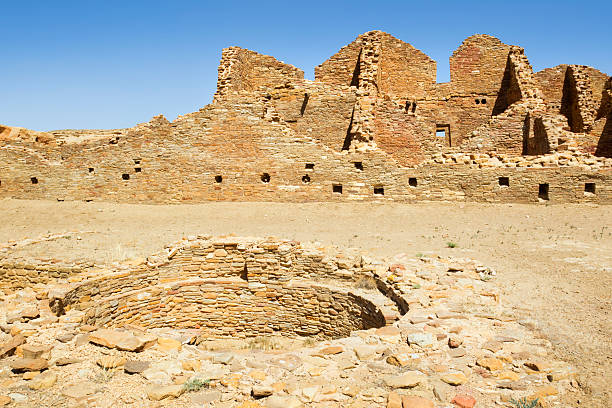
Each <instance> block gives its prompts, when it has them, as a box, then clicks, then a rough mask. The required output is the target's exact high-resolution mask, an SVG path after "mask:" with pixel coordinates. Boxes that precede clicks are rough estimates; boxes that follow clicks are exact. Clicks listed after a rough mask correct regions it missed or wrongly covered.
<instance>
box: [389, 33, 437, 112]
mask: <svg viewBox="0 0 612 408" xmlns="http://www.w3.org/2000/svg"><path fill="white" fill-rule="evenodd" d="M380 47H381V52H380V61H379V65H380V67H379V73H378V89H379V91H380V92H381V93H384V94H388V95H389V96H391V97H394V96H398V97H403V98H407V99H410V100H416V99H423V98H425V97H426V96H427V95H428V93H430V92H431V91H432V90H433V88H434V87H435V84H436V62H435V61H434V60H432V59H431V58H429V57H428V56H427V55H425V54H424V53H423V52H422V51H420V50H417V49H416V48H414V47H413V46H412V45H410V44H408V43H405V42H403V41H401V40H398V39H397V38H395V37H393V36H391V35H389V34H386V33H384V34H381V39H380Z"/></svg>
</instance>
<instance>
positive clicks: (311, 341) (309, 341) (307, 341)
mask: <svg viewBox="0 0 612 408" xmlns="http://www.w3.org/2000/svg"><path fill="white" fill-rule="evenodd" d="M316 343H317V342H316V341H315V339H313V338H312V337H308V338H307V339H305V340H304V342H303V344H304V347H312V346H314V345H315V344H316Z"/></svg>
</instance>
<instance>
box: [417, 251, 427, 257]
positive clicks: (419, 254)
mask: <svg viewBox="0 0 612 408" xmlns="http://www.w3.org/2000/svg"><path fill="white" fill-rule="evenodd" d="M424 256H425V255H423V254H422V253H420V252H419V253H418V254H416V257H417V258H423V257H424Z"/></svg>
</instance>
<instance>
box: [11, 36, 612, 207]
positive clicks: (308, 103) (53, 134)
mask: <svg viewBox="0 0 612 408" xmlns="http://www.w3.org/2000/svg"><path fill="white" fill-rule="evenodd" d="M218 71H219V74H218V82H217V92H216V93H215V96H214V100H213V102H212V103H211V104H209V105H207V106H205V107H204V108H202V109H200V110H199V111H198V112H194V113H190V114H186V115H183V116H180V117H178V118H177V119H176V120H174V121H173V122H169V121H168V120H166V119H165V118H164V117H163V116H157V117H154V118H153V119H152V120H151V121H150V122H147V123H143V124H140V125H137V126H135V127H133V128H129V129H113V130H58V131H50V132H35V131H31V130H27V129H22V128H11V127H6V126H2V127H0V197H14V198H30V199H53V200H55V199H57V200H60V201H61V200H86V201H89V200H100V201H117V202H139V203H150V202H154V203H172V202H203V201H211V200H220V201H344V200H361V201H366V200H369V201H372V200H379V201H380V200H392V201H397V202H415V201H421V200H464V201H478V202H538V201H544V202H549V201H550V202H576V203H582V202H593V203H610V202H611V201H612V179H611V175H612V170H611V169H612V119H611V118H612V79H611V78H610V76H608V75H607V74H604V73H602V72H600V71H598V70H597V69H595V68H591V67H587V66H582V65H559V66H557V67H554V68H548V69H544V70H542V71H540V72H535V73H534V72H533V70H532V68H531V65H530V64H529V61H528V59H527V56H526V55H525V53H524V50H523V49H522V48H520V47H518V46H513V45H507V44H504V43H502V42H501V41H500V40H498V39H497V38H494V37H491V36H488V35H474V36H471V37H469V38H467V39H466V40H465V41H463V43H462V44H461V45H460V46H459V48H458V49H457V50H455V51H454V52H453V54H452V56H451V57H450V82H448V83H437V82H436V62H435V61H433V60H432V59H431V58H429V57H428V56H427V55H425V54H424V53H423V52H421V51H419V50H418V49H416V48H414V47H413V46H411V45H410V44H408V43H405V42H403V41H401V40H398V39H397V38H394V37H393V36H391V35H389V34H386V33H384V32H381V31H371V32H367V33H365V34H362V35H360V36H359V37H357V38H356V39H355V41H353V42H352V43H350V44H349V45H347V46H345V47H343V48H342V49H340V50H339V51H338V52H337V53H336V54H335V55H333V56H332V57H330V58H329V59H328V60H327V61H325V62H323V63H322V64H321V65H319V66H318V67H316V69H315V80H314V81H309V80H306V79H304V73H303V71H301V70H299V69H298V68H295V67H293V66H291V65H288V64H285V63H283V62H280V61H278V60H276V59H274V58H273V57H270V56H266V55H261V54H258V53H256V52H253V51H250V50H246V49H242V48H239V47H230V48H227V49H224V50H223V53H222V58H221V63H220V65H219V70H218Z"/></svg>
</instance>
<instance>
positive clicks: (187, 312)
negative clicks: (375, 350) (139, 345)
mask: <svg viewBox="0 0 612 408" xmlns="http://www.w3.org/2000/svg"><path fill="white" fill-rule="evenodd" d="M156 262H157V263H156ZM149 264H150V265H141V266H139V267H136V268H134V269H133V270H129V271H122V272H117V273H106V274H102V275H99V276H95V277H91V278H90V279H88V280H84V281H82V282H79V283H76V284H73V288H72V289H70V290H67V291H65V292H64V293H61V292H58V294H57V295H55V296H54V297H53V298H52V300H51V302H50V304H51V307H52V309H53V310H54V311H55V312H56V313H58V314H60V315H61V314H62V313H64V312H65V311H66V310H69V309H73V308H76V309H78V310H83V311H85V315H84V322H85V323H88V324H93V325H99V326H104V325H110V326H121V325H124V324H128V323H135V324H138V325H141V326H144V327H175V328H197V329H201V330H202V334H203V335H204V336H211V337H252V336H259V335H268V334H273V333H275V332H278V333H281V334H283V335H289V336H315V337H320V338H330V337H331V338H335V337H343V336H347V335H349V334H350V332H351V331H352V330H360V329H367V328H371V327H381V326H384V325H385V324H386V322H385V317H384V316H383V314H382V312H381V310H380V309H379V306H377V305H376V304H374V303H372V301H370V300H368V299H366V298H364V297H362V296H360V295H356V294H353V293H350V292H348V291H346V290H344V289H340V288H338V283H339V282H341V281H345V282H354V281H355V280H356V279H357V278H358V277H359V276H360V274H361V273H365V271H366V270H369V269H368V267H367V266H364V265H362V261H361V259H360V258H356V257H355V256H350V255H348V254H327V253H324V252H321V251H320V250H315V249H313V248H305V247H303V246H301V245H300V244H299V243H297V242H293V241H274V240H257V239H234V238H225V239H219V240H206V239H203V240H195V241H186V242H184V243H183V244H181V245H180V246H177V247H174V248H171V249H170V251H169V252H167V253H165V254H164V253H162V254H158V255H154V256H152V257H150V261H149ZM318 282H320V283H318ZM326 282H334V286H335V288H333V289H332V288H330V287H327V286H325V285H326Z"/></svg>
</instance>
